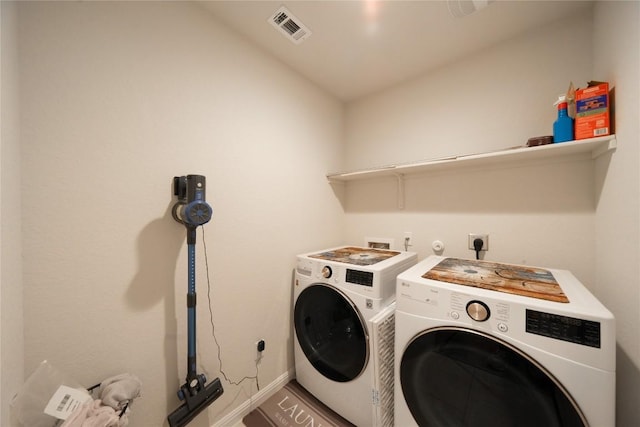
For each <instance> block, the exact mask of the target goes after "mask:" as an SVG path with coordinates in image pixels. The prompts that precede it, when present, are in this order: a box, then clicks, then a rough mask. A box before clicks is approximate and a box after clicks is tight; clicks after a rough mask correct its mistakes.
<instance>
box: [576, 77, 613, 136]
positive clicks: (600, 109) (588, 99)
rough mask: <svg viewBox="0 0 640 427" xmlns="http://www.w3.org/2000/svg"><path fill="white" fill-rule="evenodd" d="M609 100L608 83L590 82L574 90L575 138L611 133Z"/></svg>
mask: <svg viewBox="0 0 640 427" xmlns="http://www.w3.org/2000/svg"><path fill="white" fill-rule="evenodd" d="M609 100H610V97H609V83H596V84H591V83H590V84H589V86H588V87H586V88H584V89H578V90H576V117H575V139H586V138H595V137H597V136H605V135H609V134H610V133H611V125H610V117H609V116H610V105H609Z"/></svg>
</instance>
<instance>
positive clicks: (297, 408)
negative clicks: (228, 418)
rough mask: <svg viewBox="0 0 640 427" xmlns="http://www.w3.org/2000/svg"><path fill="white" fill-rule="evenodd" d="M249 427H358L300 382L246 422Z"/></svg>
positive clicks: (260, 407) (277, 393) (245, 420)
mask: <svg viewBox="0 0 640 427" xmlns="http://www.w3.org/2000/svg"><path fill="white" fill-rule="evenodd" d="M242 422H243V423H244V425H245V426H246V427H271V426H280V427H293V426H315V427H318V426H322V427H354V426H353V424H351V423H350V422H348V421H347V420H345V419H344V418H342V417H341V416H340V415H338V414H336V413H335V412H334V411H332V410H331V409H330V408H329V407H327V406H326V405H325V404H323V403H322V402H320V401H319V400H318V399H316V398H315V397H314V396H313V395H312V394H311V393H309V392H308V391H307V390H305V389H304V388H303V387H302V386H301V385H300V384H298V382H297V381H296V380H292V381H290V382H288V383H287V384H285V386H284V387H282V388H281V389H280V390H278V391H277V392H276V393H275V394H274V395H273V396H271V397H270V398H269V399H267V400H266V401H265V402H264V403H263V404H262V405H260V406H258V407H257V408H256V409H254V410H253V411H251V412H250V413H249V414H248V415H247V416H245V417H244V418H243V419H242Z"/></svg>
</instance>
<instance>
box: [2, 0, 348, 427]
mask: <svg viewBox="0 0 640 427" xmlns="http://www.w3.org/2000/svg"><path fill="white" fill-rule="evenodd" d="M18 9H19V14H18V16H19V22H18V25H19V30H20V33H19V48H20V63H19V66H20V73H21V82H20V83H21V85H20V102H21V113H22V127H21V130H22V139H21V148H22V150H23V153H22V159H23V162H22V167H23V170H22V177H23V178H22V180H21V181H19V183H20V182H21V191H22V197H23V207H22V214H23V215H22V217H23V236H24V237H23V239H24V240H23V242H24V253H25V263H24V297H25V302H26V304H25V310H24V318H25V371H26V372H27V373H30V372H31V371H32V370H33V369H34V368H35V367H36V366H37V364H38V363H39V362H40V361H42V360H43V359H47V360H49V361H50V362H51V363H52V364H53V365H54V366H56V367H58V368H60V369H62V370H64V371H67V372H68V373H70V374H72V375H73V376H75V378H76V379H77V380H78V381H80V382H81V383H83V384H86V385H87V386H88V385H90V384H92V383H95V382H97V381H100V380H102V379H104V378H106V377H107V376H110V375H113V374H117V373H121V372H131V373H134V374H136V375H138V376H139V377H140V378H141V380H142V382H143V397H142V398H141V399H139V401H136V402H135V404H134V407H133V411H134V412H133V415H132V419H131V421H132V425H139V426H158V425H162V423H163V421H164V419H165V417H166V416H167V414H168V413H169V412H171V411H173V410H174V409H175V408H177V407H178V405H179V402H178V400H177V398H176V397H175V396H176V391H177V390H178V388H179V386H180V385H181V384H182V383H183V382H184V376H185V371H186V351H187V349H186V301H185V294H186V292H187V276H186V242H185V230H184V227H182V226H181V225H179V224H177V223H176V222H175V221H174V220H173V219H172V218H171V215H170V210H169V209H170V206H171V204H172V189H171V183H172V178H173V177H174V176H175V175H185V174H203V175H205V176H206V177H207V200H208V201H209V202H210V204H211V205H212V206H213V209H214V215H213V219H212V221H211V223H210V224H207V225H206V226H205V228H204V231H205V234H206V237H205V239H206V248H207V251H208V265H209V273H210V280H211V282H210V283H211V291H210V297H211V300H212V303H211V309H212V315H213V320H214V323H215V331H216V336H217V339H218V342H219V343H220V345H221V358H222V363H223V368H224V371H225V373H226V375H227V376H228V377H229V378H230V379H231V380H232V381H239V380H240V379H242V378H243V377H244V376H253V375H255V369H256V367H255V362H254V358H255V354H256V350H255V342H256V341H257V340H258V339H260V338H263V339H265V340H266V347H267V349H266V351H265V353H264V358H263V359H262V361H261V362H260V365H259V382H260V385H261V386H265V385H267V384H269V383H270V382H272V381H274V380H275V379H276V378H277V377H278V376H280V375H282V374H283V373H286V372H287V370H288V369H290V368H291V367H292V366H293V360H292V352H291V345H290V343H291V328H290V324H291V323H290V317H289V314H290V310H291V308H290V307H291V271H292V268H293V266H294V263H295V255H296V254H297V253H301V252H304V251H308V250H313V249H315V248H318V247H326V246H332V245H337V244H339V243H341V241H342V224H343V211H342V207H341V206H340V203H339V202H338V200H337V198H336V195H335V194H334V192H333V191H332V190H331V188H330V187H329V186H328V185H327V184H326V179H325V177H324V174H325V173H326V171H327V169H328V168H339V167H341V162H342V151H341V131H342V126H343V123H342V119H343V110H342V105H341V104H340V103H339V102H338V101H337V100H335V99H333V98H331V97H329V96H327V95H326V94H325V93H323V92H321V91H320V90H318V89H317V88H316V87H315V86H313V85H311V84H309V83H308V82H307V81H306V80H303V79H302V78H300V77H299V76H297V75H296V74H294V73H293V72H291V71H289V70H288V69H287V68H285V67H283V66H282V65H281V64H280V63H279V62H277V61H275V60H273V59H271V58H270V57H267V56H265V55H264V54H262V53H261V52H260V51H258V50H256V49H255V48H253V47H252V46H250V45H249V44H247V43H246V42H245V41H243V39H241V38H239V37H237V36H235V35H234V34H232V33H230V32H229V31H228V30H227V29H226V28H225V27H223V26H222V25H220V24H219V23H218V22H217V21H215V20H213V19H212V18H211V16H210V15H209V13H207V12H205V11H204V10H202V9H200V7H199V6H198V5H197V4H193V3H184V2H42V3H31V2H23V3H20V4H19V5H18ZM3 54H4V49H3ZM3 189H4V187H3ZM3 230H4V227H3ZM197 253H198V260H197V269H198V275H197V291H198V307H197V309H198V329H197V331H198V336H199V340H198V357H199V360H198V361H199V365H200V369H201V372H204V373H206V374H207V376H208V377H209V378H211V379H213V378H215V377H221V379H222V375H221V374H220V372H219V369H220V366H219V363H218V357H217V351H218V348H217V346H216V345H215V343H214V342H213V337H212V327H211V323H210V313H209V308H208V305H209V302H208V293H209V292H208V289H207V275H206V274H205V267H206V263H205V261H206V260H205V258H204V247H203V245H202V234H201V232H200V231H198V245H197ZM3 303H4V302H3ZM3 332H4V331H3ZM3 339H4V334H3ZM223 386H224V387H225V393H224V394H223V396H222V397H221V398H220V399H218V400H217V401H216V402H215V404H214V405H211V406H210V407H209V411H208V415H207V414H206V413H205V415H203V416H201V417H200V418H199V419H198V420H199V421H198V422H194V423H193V425H194V426H197V425H201V426H204V425H212V424H213V423H214V422H215V420H217V419H219V418H221V417H222V416H223V415H224V414H226V413H228V412H230V411H231V410H233V409H234V408H235V407H237V406H238V405H240V404H241V403H243V402H244V401H245V400H246V399H248V398H249V394H250V393H251V392H255V391H256V384H255V382H253V381H244V382H243V383H242V386H240V387H237V386H233V385H230V384H229V383H228V382H227V381H225V380H223Z"/></svg>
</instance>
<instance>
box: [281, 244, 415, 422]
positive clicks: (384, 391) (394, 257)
mask: <svg viewBox="0 0 640 427" xmlns="http://www.w3.org/2000/svg"><path fill="white" fill-rule="evenodd" d="M416 262H417V255H416V254H415V253H413V252H396V251H389V250H380V249H370V248H361V247H355V246H345V247H339V248H333V249H328V250H325V251H321V252H317V253H310V254H304V255H299V256H298V262H297V266H296V272H295V280H294V313H293V319H294V329H295V334H296V339H295V340H294V356H295V369H296V379H297V381H298V382H299V383H300V385H302V386H303V387H304V388H305V389H307V390H308V391H309V392H310V393H311V394H313V395H314V396H315V397H316V398H318V399H319V400H320V401H322V402H323V403H324V404H325V405H327V406H328V407H330V408H331V409H333V410H334V411H335V412H337V413H338V414H339V415H341V416H342V417H343V418H345V419H346V420H348V421H349V422H351V423H353V424H355V425H356V426H361V427H369V426H392V425H393V404H394V399H393V369H394V365H393V346H394V340H393V336H394V335H393V334H394V311H395V310H394V308H395V303H394V300H395V286H396V277H397V276H398V274H400V273H401V272H402V271H404V270H406V269H407V268H409V267H411V266H412V265H414V264H415V263H416Z"/></svg>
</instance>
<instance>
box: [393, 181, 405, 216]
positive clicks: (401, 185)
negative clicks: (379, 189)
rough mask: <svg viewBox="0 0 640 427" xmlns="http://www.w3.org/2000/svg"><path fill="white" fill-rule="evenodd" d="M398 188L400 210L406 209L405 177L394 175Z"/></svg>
mask: <svg viewBox="0 0 640 427" xmlns="http://www.w3.org/2000/svg"><path fill="white" fill-rule="evenodd" d="M394 175H395V177H396V180H397V184H398V188H397V199H398V200H397V202H398V209H404V175H403V174H401V173H394Z"/></svg>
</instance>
